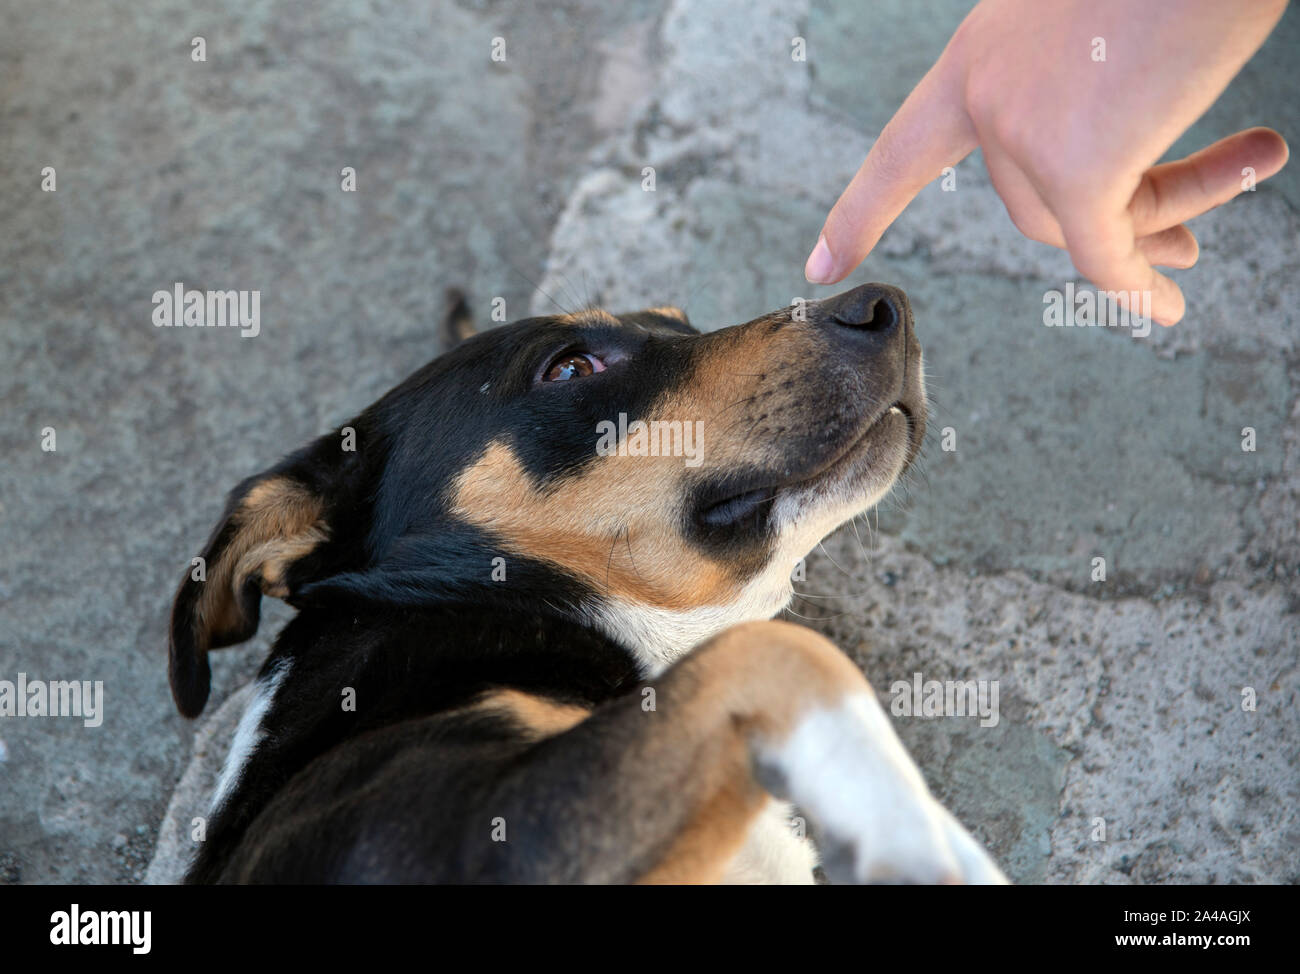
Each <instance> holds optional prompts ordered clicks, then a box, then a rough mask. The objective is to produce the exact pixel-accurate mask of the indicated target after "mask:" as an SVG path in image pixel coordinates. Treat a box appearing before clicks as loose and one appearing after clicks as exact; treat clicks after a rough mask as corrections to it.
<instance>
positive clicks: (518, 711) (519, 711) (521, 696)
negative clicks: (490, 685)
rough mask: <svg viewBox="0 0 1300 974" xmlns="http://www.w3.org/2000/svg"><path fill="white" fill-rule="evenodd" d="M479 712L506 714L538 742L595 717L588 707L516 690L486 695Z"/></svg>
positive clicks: (477, 706)
mask: <svg viewBox="0 0 1300 974" xmlns="http://www.w3.org/2000/svg"><path fill="white" fill-rule="evenodd" d="M476 709H483V710H488V711H491V712H494V713H500V714H504V715H506V716H508V717H510V718H511V719H513V720H515V721H517V722H518V723H519V724H521V725H523V726H524V727H526V728H527V729H528V730H529V731H530V732H531V733H532V734H533V735H534V736H535V737H537V738H538V739H541V738H544V737H554V736H555V735H556V734H562V733H564V732H565V731H567V730H569V729H570V728H571V727H574V726H576V725H578V724H580V723H582V722H583V721H584V720H586V719H587V718H588V717H589V716H591V711H590V710H588V709H587V708H586V707H579V706H577V705H576V704H568V703H559V702H557V701H554V700H548V699H546V698H545V697H539V696H537V695H536V694H532V693H524V692H523V691H522V690H512V689H507V690H493V691H491V692H490V693H487V694H485V695H484V696H483V697H482V699H481V700H480V701H479V702H478V704H477V705H476Z"/></svg>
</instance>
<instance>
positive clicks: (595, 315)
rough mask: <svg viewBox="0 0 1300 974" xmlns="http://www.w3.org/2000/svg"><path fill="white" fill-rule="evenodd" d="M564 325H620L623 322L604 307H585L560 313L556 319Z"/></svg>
mask: <svg viewBox="0 0 1300 974" xmlns="http://www.w3.org/2000/svg"><path fill="white" fill-rule="evenodd" d="M555 320H556V321H557V322H559V323H560V324H562V325H579V326H583V325H585V326H588V327H590V326H594V325H613V326H614V327H616V328H617V327H619V326H620V324H621V322H620V321H619V320H618V318H616V317H615V316H614V315H612V314H610V313H609V312H608V311H606V310H605V309H604V308H584V309H583V310H581V311H574V312H573V313H572V314H567V315H559V316H558V317H557V318H556V319H555Z"/></svg>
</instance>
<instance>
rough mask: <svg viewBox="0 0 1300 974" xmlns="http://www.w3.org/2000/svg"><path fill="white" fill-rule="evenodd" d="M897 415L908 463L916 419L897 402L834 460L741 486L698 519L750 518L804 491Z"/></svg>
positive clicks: (710, 505)
mask: <svg viewBox="0 0 1300 974" xmlns="http://www.w3.org/2000/svg"><path fill="white" fill-rule="evenodd" d="M894 412H897V413H898V414H899V415H901V416H902V417H903V419H904V420H905V421H906V422H907V430H908V457H907V460H908V463H910V462H911V461H912V459H913V458H914V457H915V455H916V452H917V451H918V450H919V449H920V444H919V443H915V442H914V439H915V430H916V418H915V416H914V414H913V412H912V407H911V406H909V405H908V404H907V403H906V402H905V401H904V400H902V399H899V400H896V401H895V402H892V403H890V404H889V405H888V406H887V407H885V409H883V410H881V411H880V412H879V413H878V414H876V415H875V416H874V417H873V418H872V420H871V421H870V422H869V423H867V424H866V426H865V427H864V428H863V430H862V432H861V433H859V434H858V435H857V436H855V437H854V438H853V439H852V441H851V442H850V443H849V444H848V445H847V446H846V447H845V448H844V449H843V450H840V451H838V452H837V453H836V454H835V455H834V456H833V457H831V458H830V459H829V460H827V461H826V462H825V463H823V464H821V465H820V466H818V467H817V469H816V470H814V471H812V472H811V473H804V474H800V475H799V476H796V477H785V478H778V479H775V480H773V479H764V480H762V481H760V482H757V483H754V482H751V483H750V484H746V485H744V489H743V490H734V489H733V490H732V491H730V492H728V493H727V494H725V495H723V496H721V497H717V498H716V499H714V500H710V501H709V502H708V503H706V504H704V505H702V506H701V508H700V512H699V515H698V516H699V518H700V520H701V521H703V522H704V523H705V524H708V525H711V526H720V525H725V524H729V523H732V522H734V521H737V520H739V519H740V518H741V517H744V516H746V515H751V514H753V513H754V512H755V511H756V510H757V509H759V508H760V507H761V506H762V505H763V504H768V503H771V502H772V501H774V500H775V499H776V497H777V495H778V494H779V493H780V492H781V491H783V490H789V489H791V488H799V487H804V486H807V485H809V484H812V483H815V482H816V481H818V480H820V479H822V478H823V477H825V476H826V475H827V474H828V473H830V472H831V471H833V470H835V469H836V468H837V467H839V466H840V465H841V464H842V463H843V462H844V461H845V460H847V459H849V458H851V457H852V456H853V455H854V454H856V453H857V452H858V448H859V447H861V445H862V444H863V442H864V441H866V439H867V438H868V437H870V436H871V434H872V433H873V432H875V430H876V428H877V427H878V426H879V425H880V424H881V423H882V422H883V421H884V420H885V418H886V417H887V416H889V414H890V413H894Z"/></svg>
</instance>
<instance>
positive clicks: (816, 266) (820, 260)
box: [803, 233, 835, 284]
mask: <svg viewBox="0 0 1300 974" xmlns="http://www.w3.org/2000/svg"><path fill="white" fill-rule="evenodd" d="M834 272H835V258H834V257H832V256H831V248H830V247H827V246H826V234H824V233H823V234H822V235H821V236H819V237H818V238H817V246H816V247H814V248H813V252H812V253H811V254H809V255H808V263H806V264H804V265H803V276H804V277H806V278H807V279H808V281H809V283H811V284H829V283H830V280H831V274H833V273H834Z"/></svg>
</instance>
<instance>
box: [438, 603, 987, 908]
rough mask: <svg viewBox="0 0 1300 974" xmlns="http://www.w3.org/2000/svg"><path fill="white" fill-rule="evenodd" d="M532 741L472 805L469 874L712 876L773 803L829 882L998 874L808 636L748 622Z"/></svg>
mask: <svg viewBox="0 0 1300 974" xmlns="http://www.w3.org/2000/svg"><path fill="white" fill-rule="evenodd" d="M647 689H653V690H654V693H653V694H649V693H647V692H645V691H643V692H642V693H641V694H638V695H633V696H631V697H624V698H620V699H619V700H617V701H613V702H611V703H609V704H606V705H604V706H602V707H600V708H598V709H597V710H596V711H594V712H593V713H592V715H591V717H589V718H588V719H586V720H584V721H582V722H581V723H578V724H577V725H576V726H574V727H572V728H570V729H568V730H566V731H563V732H562V733H558V734H556V735H555V736H553V737H550V738H547V739H545V740H542V741H540V742H539V743H537V744H536V745H534V747H533V749H532V750H531V751H530V752H529V754H528V756H527V759H526V760H521V761H518V762H516V763H515V764H514V765H513V767H512V769H511V770H510V771H509V772H508V773H506V774H505V775H503V776H502V777H500V778H499V779H498V781H497V783H496V785H495V786H494V788H493V789H492V791H491V792H490V794H488V795H487V796H485V801H483V802H482V803H481V804H480V805H479V807H480V808H481V810H482V815H483V816H485V819H486V817H492V818H493V819H498V818H499V819H500V820H501V822H503V823H506V824H507V828H508V832H507V835H508V838H507V841H505V842H496V843H489V842H486V841H485V840H483V839H482V838H480V839H479V841H477V842H470V843H468V844H467V845H466V846H463V847H462V852H463V853H464V855H465V856H467V857H468V859H467V860H463V862H464V863H465V865H466V867H467V868H468V869H469V871H470V874H471V876H472V878H477V879H487V880H500V881H525V882H527V881H537V882H543V881H556V880H559V881H569V882H626V881H630V880H638V881H642V882H652V883H653V882H672V883H678V882H718V881H720V880H721V879H723V877H724V876H725V874H726V871H727V867H728V865H729V863H730V862H731V861H732V860H733V859H734V858H735V856H736V854H737V853H738V852H739V850H740V848H741V847H742V845H743V844H744V842H745V839H746V836H747V834H748V832H749V829H750V828H751V826H753V824H754V823H755V820H756V819H757V818H758V816H759V813H760V812H761V811H762V810H763V809H764V807H765V806H767V804H768V803H769V802H770V800H771V796H772V795H776V796H777V797H781V798H789V799H791V800H792V801H794V802H796V803H797V804H798V805H799V806H800V807H801V808H802V809H803V810H804V811H805V812H807V813H808V814H809V815H810V816H811V817H812V818H813V820H814V821H815V822H817V823H818V825H819V826H820V829H821V832H820V834H821V835H822V836H823V840H824V843H825V845H826V847H827V851H828V852H829V855H828V862H827V868H828V870H829V873H830V875H831V876H832V878H833V879H837V880H840V881H859V882H862V881H911V882H1005V879H1004V878H1003V877H1002V874H1001V872H1000V871H999V870H998V868H997V866H996V865H994V864H993V862H992V861H991V860H990V859H989V857H988V855H987V854H986V853H985V852H984V851H983V850H982V849H981V848H980V847H979V845H978V843H976V842H975V840H974V839H973V838H971V837H970V835H969V834H968V833H967V832H966V831H965V829H963V828H962V827H961V825H960V824H959V823H957V822H956V820H955V819H953V818H952V816H951V815H949V814H948V813H947V811H945V810H944V809H943V807H942V806H940V805H939V803H938V802H937V801H935V799H934V798H933V797H932V796H931V795H930V793H929V790H928V789H927V788H926V786H925V782H924V780H923V779H922V778H921V774H920V772H919V771H918V770H917V768H916V766H915V765H914V764H913V763H912V761H911V759H910V758H909V757H908V756H907V753H906V751H905V750H904V749H903V746H902V744H901V742H900V741H899V740H898V737H897V735H895V734H894V731H893V728H892V727H891V726H890V724H889V720H888V718H886V717H885V715H884V713H883V712H882V711H881V710H880V707H879V704H878V703H877V701H876V699H875V696H874V694H873V692H872V690H871V687H870V686H869V685H868V684H867V682H866V680H865V679H864V678H863V676H862V674H861V672H860V671H859V670H858V668H857V667H856V666H855V665H854V664H853V663H852V661H850V660H849V659H848V657H846V656H845V655H844V654H843V653H841V652H840V651H839V650H838V649H836V648H835V647H834V646H833V645H832V644H831V643H830V642H828V641H827V640H826V639H824V638H822V637H821V636H819V635H817V634H816V633H814V632H812V631H811V630H809V629H805V628H803V627H800V626H794V625H790V624H788V623H783V622H760V623H746V624H744V625H740V626H736V627H733V628H732V629H729V630H727V631H726V632H724V633H722V634H721V635H719V636H717V637H715V638H714V639H712V640H710V641H709V642H708V643H706V644H704V645H703V646H701V647H700V648H699V649H697V650H696V651H695V652H693V653H692V654H691V655H690V656H688V657H686V658H685V659H684V660H682V661H681V662H679V663H678V664H676V665H675V666H673V667H672V668H670V669H669V670H668V671H666V672H665V673H664V674H663V675H662V676H661V677H660V678H658V679H657V680H656V681H654V682H653V683H652V684H649V685H648V687H647Z"/></svg>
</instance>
